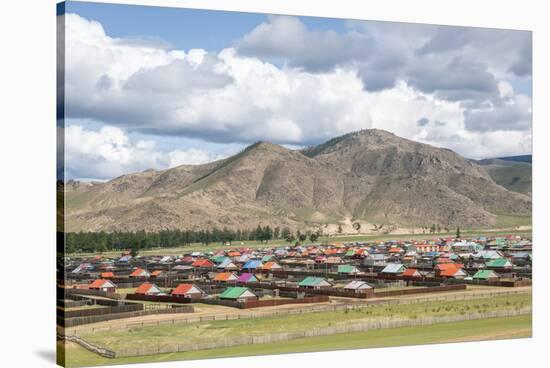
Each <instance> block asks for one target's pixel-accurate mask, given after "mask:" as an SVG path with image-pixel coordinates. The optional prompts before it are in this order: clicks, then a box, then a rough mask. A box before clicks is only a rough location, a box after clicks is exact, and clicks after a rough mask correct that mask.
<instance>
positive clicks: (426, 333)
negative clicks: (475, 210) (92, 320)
mask: <svg viewBox="0 0 550 368" xmlns="http://www.w3.org/2000/svg"><path fill="white" fill-rule="evenodd" d="M531 324H532V321H531V316H529V315H526V316H518V317H507V318H491V319H484V320H476V321H462V322H451V323H440V324H434V325H428V326H420V327H403V328H391V329H385V330H373V331H366V332H357V333H350V334H339V335H330V336H319V337H311V338H304V339H297V340H292V342H291V343H289V342H278V343H271V344H257V345H244V346H236V347H231V348H224V349H211V350H202V351H193V352H187V353H171V354H159V355H153V356H143V357H133V358H118V359H107V358H103V357H100V356H99V355H96V354H94V353H92V352H89V351H88V350H86V349H84V348H82V347H80V346H79V345H76V344H74V343H68V344H67V346H66V355H67V361H66V363H67V366H68V367H81V366H91V365H111V364H129V363H145V362H164V361H173V360H190V359H206V358H223V357H234V356H247V355H248V356H250V355H268V354H284V353H298V352H312V351H327V350H339V349H362V348H375V347H389V346H403V345H419V344H435V343H446V342H456V341H476V340H492V339H506V338H520V337H530V336H531ZM58 347H60V350H61V352H62V353H63V352H64V351H65V349H64V346H63V344H59V345H58Z"/></svg>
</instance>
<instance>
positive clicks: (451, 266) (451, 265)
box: [435, 263, 464, 271]
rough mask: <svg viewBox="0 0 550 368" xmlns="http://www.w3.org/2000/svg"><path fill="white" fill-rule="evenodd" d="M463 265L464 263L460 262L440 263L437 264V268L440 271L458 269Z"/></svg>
mask: <svg viewBox="0 0 550 368" xmlns="http://www.w3.org/2000/svg"><path fill="white" fill-rule="evenodd" d="M463 267H464V265H463V264H460V263H440V264H438V265H436V266H435V268H437V269H438V270H439V271H446V270H457V269H459V268H463Z"/></svg>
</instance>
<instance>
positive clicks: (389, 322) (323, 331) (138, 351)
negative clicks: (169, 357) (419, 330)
mask: <svg viewBox="0 0 550 368" xmlns="http://www.w3.org/2000/svg"><path fill="white" fill-rule="evenodd" d="M530 313H531V308H523V309H518V310H500V311H491V312H485V313H470V314H463V315H453V316H444V317H421V318H416V319H383V320H373V321H364V322H355V323H345V324H338V325H335V326H328V327H320V328H314V329H310V330H305V331H297V332H288V333H277V334H268V335H251V336H239V337H230V338H223V339H219V340H214V341H208V342H203V343H196V344H172V345H159V346H153V347H151V346H147V347H139V348H135V349H121V350H117V351H109V354H111V353H112V354H113V355H114V356H113V357H115V358H123V357H135V356H145V355H155V354H166V353H177V352H187V351H197V350H206V349H218V348H227V347H232V346H239V345H251V344H269V343H274V342H280V341H289V340H295V339H301V338H308V337H315V336H327V335H333V334H343V333H354V332H364V331H370V330H379V329H386V328H398V327H414V326H425V325H431V324H436V323H449V322H458V321H469V320H478V319H486V318H498V317H512V316H520V315H527V314H530ZM81 340H82V339H81ZM77 342H78V341H77ZM81 345H82V344H81ZM82 346H84V347H86V346H85V345H82ZM94 347H95V348H97V346H94ZM89 350H90V349H89Z"/></svg>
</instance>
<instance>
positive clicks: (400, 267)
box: [381, 263, 407, 275]
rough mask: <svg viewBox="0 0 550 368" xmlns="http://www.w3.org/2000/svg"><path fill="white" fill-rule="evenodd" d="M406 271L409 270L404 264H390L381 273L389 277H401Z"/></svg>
mask: <svg viewBox="0 0 550 368" xmlns="http://www.w3.org/2000/svg"><path fill="white" fill-rule="evenodd" d="M406 269H407V267H405V265H404V264H401V263H388V264H387V265H386V267H384V269H383V270H382V271H381V273H385V274H388V275H400V274H402V273H403V272H405V270H406Z"/></svg>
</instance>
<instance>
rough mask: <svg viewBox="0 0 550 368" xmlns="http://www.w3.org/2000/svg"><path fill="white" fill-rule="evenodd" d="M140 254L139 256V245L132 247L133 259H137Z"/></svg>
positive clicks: (135, 244)
mask: <svg viewBox="0 0 550 368" xmlns="http://www.w3.org/2000/svg"><path fill="white" fill-rule="evenodd" d="M138 254H139V246H138V245H137V243H134V244H132V246H131V247H130V255H131V256H132V258H135V257H137V255H138Z"/></svg>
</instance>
